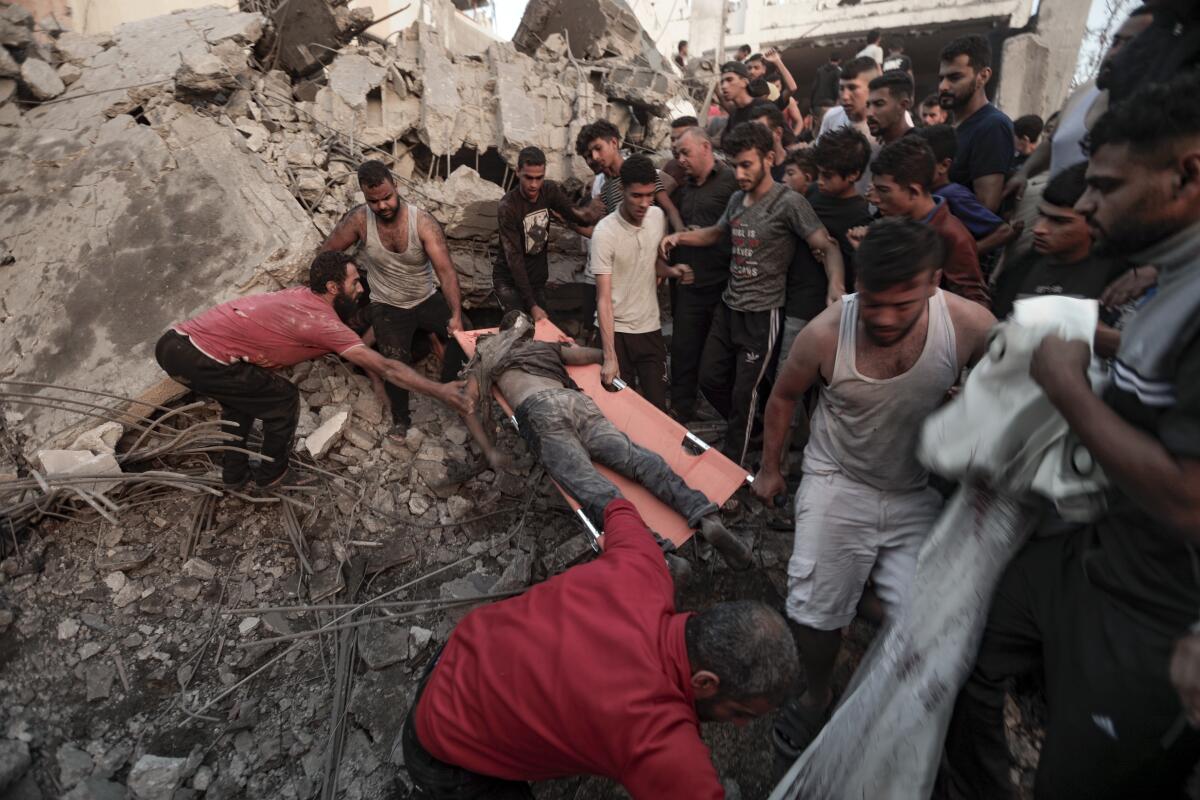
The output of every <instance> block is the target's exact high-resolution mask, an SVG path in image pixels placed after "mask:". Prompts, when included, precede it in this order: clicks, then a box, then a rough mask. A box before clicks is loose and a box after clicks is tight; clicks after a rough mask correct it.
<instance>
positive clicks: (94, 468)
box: [37, 450, 121, 492]
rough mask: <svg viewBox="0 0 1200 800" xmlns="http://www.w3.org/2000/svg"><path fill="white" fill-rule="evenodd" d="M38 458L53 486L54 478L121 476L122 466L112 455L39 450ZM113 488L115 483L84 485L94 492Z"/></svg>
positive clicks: (82, 451) (84, 451)
mask: <svg viewBox="0 0 1200 800" xmlns="http://www.w3.org/2000/svg"><path fill="white" fill-rule="evenodd" d="M37 458H38V461H40V462H41V464H42V469H43V470H44V471H45V472H46V474H47V477H48V478H49V479H50V482H51V484H53V483H54V480H53V477H54V476H59V477H67V476H72V477H74V476H79V475H120V474H121V465H120V464H118V463H117V459H116V458H115V457H114V456H113V455H112V454H111V453H101V454H99V455H95V454H93V453H92V452H91V451H88V450H39V451H38V452H37ZM113 486H116V483H115V482H113V481H96V482H95V483H87V484H83V486H82V488H85V489H87V490H88V491H92V492H104V491H107V490H109V489H110V488H112V487H113Z"/></svg>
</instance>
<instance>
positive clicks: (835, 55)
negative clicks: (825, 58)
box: [829, 50, 842, 64]
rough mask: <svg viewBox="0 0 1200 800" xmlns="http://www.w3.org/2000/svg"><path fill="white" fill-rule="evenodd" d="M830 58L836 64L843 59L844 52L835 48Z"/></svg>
mask: <svg viewBox="0 0 1200 800" xmlns="http://www.w3.org/2000/svg"><path fill="white" fill-rule="evenodd" d="M829 60H830V61H832V62H833V63H835V64H836V63H837V62H839V61H841V60H842V54H841V53H839V52H838V51H836V50H834V51H833V52H832V53H830V54H829Z"/></svg>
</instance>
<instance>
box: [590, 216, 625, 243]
mask: <svg viewBox="0 0 1200 800" xmlns="http://www.w3.org/2000/svg"><path fill="white" fill-rule="evenodd" d="M620 214H621V212H620V211H614V212H612V213H611V214H605V215H604V216H603V217H601V218H600V221H599V222H597V223H596V226H595V227H594V228H592V242H593V243H595V242H597V241H599V240H602V239H607V238H609V237H613V236H619V235H620V230H621V221H620V220H619V219H618V216H619V215H620Z"/></svg>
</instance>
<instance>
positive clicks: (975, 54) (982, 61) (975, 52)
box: [941, 33, 992, 72]
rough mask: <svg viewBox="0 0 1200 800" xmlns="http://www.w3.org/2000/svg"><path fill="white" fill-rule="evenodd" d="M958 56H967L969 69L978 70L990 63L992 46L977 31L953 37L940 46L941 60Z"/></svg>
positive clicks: (950, 59) (951, 59) (949, 59)
mask: <svg viewBox="0 0 1200 800" xmlns="http://www.w3.org/2000/svg"><path fill="white" fill-rule="evenodd" d="M959 56H966V57H967V64H969V65H970V66H971V69H973V70H975V71H976V72H979V71H980V70H981V69H985V68H987V67H990V66H991V65H992V46H991V45H990V44H988V40H987V39H986V38H984V37H983V36H980V35H979V34H977V33H972V34H970V35H969V36H960V37H959V38H957V39H953V40H951V41H950V43H949V44H947V45H946V46H945V47H943V48H942V55H941V60H942V61H953V60H954V59H956V58H958V57H959Z"/></svg>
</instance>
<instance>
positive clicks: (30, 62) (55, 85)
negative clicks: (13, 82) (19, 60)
mask: <svg viewBox="0 0 1200 800" xmlns="http://www.w3.org/2000/svg"><path fill="white" fill-rule="evenodd" d="M21 83H23V84H24V85H25V88H26V89H27V90H29V93H30V94H31V95H33V96H34V97H35V98H37V99H38V100H52V99H54V98H55V97H58V96H59V95H60V94H62V93H63V92H65V91H66V90H67V87H66V84H64V83H63V82H62V78H60V77H58V73H57V72H55V71H54V67H52V66H50V65H49V64H47V63H46V62H45V61H42V60H41V59H40V58H27V59H25V62H24V63H23V64H21Z"/></svg>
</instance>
